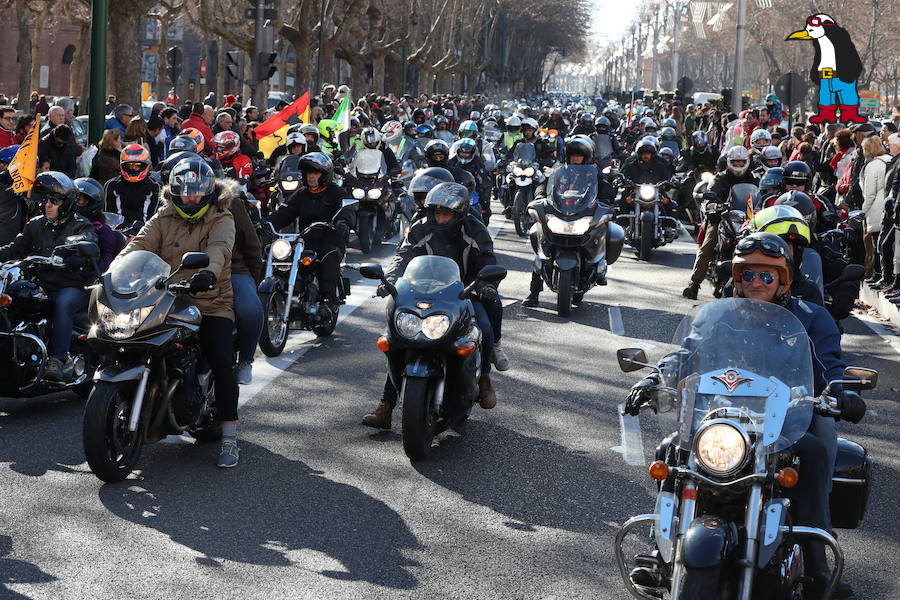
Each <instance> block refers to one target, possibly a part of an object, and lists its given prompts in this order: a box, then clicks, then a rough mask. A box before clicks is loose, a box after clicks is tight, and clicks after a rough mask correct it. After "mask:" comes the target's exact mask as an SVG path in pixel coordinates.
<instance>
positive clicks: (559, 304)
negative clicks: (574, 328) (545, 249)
mask: <svg viewBox="0 0 900 600" xmlns="http://www.w3.org/2000/svg"><path fill="white" fill-rule="evenodd" d="M574 280H575V277H574V272H573V271H572V270H568V271H560V272H559V280H558V281H557V292H556V314H558V315H559V316H561V317H568V316H569V314H571V312H572V285H573V282H574Z"/></svg>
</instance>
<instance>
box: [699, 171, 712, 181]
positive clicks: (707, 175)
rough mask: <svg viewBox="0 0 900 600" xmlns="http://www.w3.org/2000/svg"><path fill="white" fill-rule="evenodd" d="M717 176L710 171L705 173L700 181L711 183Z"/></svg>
mask: <svg viewBox="0 0 900 600" xmlns="http://www.w3.org/2000/svg"><path fill="white" fill-rule="evenodd" d="M715 178H716V176H715V175H713V174H712V173H710V172H709V171H704V172H703V174H702V175H700V181H703V182H705V183H710V182H711V181H712V180H713V179H715Z"/></svg>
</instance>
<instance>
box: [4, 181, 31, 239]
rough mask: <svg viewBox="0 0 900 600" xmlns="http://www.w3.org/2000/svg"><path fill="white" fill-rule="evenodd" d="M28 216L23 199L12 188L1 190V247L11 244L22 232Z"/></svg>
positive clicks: (5, 187)
mask: <svg viewBox="0 0 900 600" xmlns="http://www.w3.org/2000/svg"><path fill="white" fill-rule="evenodd" d="M27 220H28V214H27V211H26V210H25V204H24V203H23V202H22V198H21V197H20V196H18V195H17V194H16V193H15V192H13V189H12V186H10V187H7V186H6V185H3V187H2V188H0V246H5V245H6V244H8V243H10V242H11V241H13V240H14V239H16V236H17V235H19V234H20V233H21V232H22V228H23V227H25V223H26V221H27Z"/></svg>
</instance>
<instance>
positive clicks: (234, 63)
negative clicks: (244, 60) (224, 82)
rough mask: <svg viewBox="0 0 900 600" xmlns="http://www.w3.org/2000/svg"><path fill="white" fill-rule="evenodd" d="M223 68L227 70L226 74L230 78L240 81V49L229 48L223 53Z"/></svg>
mask: <svg viewBox="0 0 900 600" xmlns="http://www.w3.org/2000/svg"><path fill="white" fill-rule="evenodd" d="M225 68H226V69H227V70H228V74H229V75H230V76H231V78H232V79H236V80H238V81H241V75H243V73H242V69H241V51H240V50H229V51H228V52H227V53H226V54H225Z"/></svg>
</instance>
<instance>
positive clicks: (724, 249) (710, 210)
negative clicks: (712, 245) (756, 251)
mask: <svg viewBox="0 0 900 600" xmlns="http://www.w3.org/2000/svg"><path fill="white" fill-rule="evenodd" d="M758 195H759V188H757V187H756V186H755V185H753V184H752V183H738V184H737V185H734V186H732V188H731V192H730V193H729V195H728V201H727V202H720V201H719V198H718V196H716V194H715V193H714V192H705V195H704V199H705V200H706V206H705V207H704V212H705V213H706V223H707V227H716V228H717V230H718V234H719V237H718V243H717V244H716V254H715V258H714V260H712V261H710V263H709V270H708V271H707V274H706V278H707V279H708V280H709V281H710V283H712V284H713V296H715V297H716V298H721V297H722V294H723V293H724V291H725V288H726V287H727V286H728V285H729V283H731V259H732V257H733V256H734V248H735V246H737V243H738V240H739V239H740V236H741V231H742V229H743V228H744V225H745V224H746V223H747V206H748V202H750V203H751V204H750V205H751V206H753V205H755V202H756V200H757V196H758ZM748 198H749V201H748Z"/></svg>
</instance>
